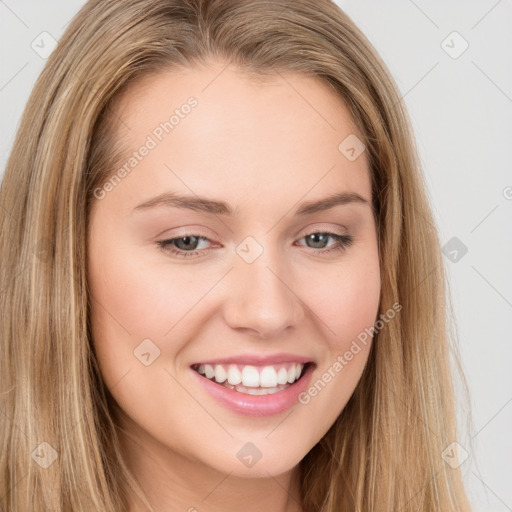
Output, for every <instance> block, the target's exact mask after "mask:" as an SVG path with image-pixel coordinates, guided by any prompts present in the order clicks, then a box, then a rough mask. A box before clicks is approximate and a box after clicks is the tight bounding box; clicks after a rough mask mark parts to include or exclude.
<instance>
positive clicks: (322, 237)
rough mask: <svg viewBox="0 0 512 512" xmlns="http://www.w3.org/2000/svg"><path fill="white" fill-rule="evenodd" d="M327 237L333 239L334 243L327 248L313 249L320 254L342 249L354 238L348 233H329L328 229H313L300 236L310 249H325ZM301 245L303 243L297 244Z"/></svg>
mask: <svg viewBox="0 0 512 512" xmlns="http://www.w3.org/2000/svg"><path fill="white" fill-rule="evenodd" d="M329 239H332V240H335V243H334V244H333V245H332V246H331V247H330V248H328V249H327V250H322V251H315V252H319V253H320V254H326V253H330V252H331V251H343V250H345V249H346V248H347V247H349V246H350V245H352V243H353V241H354V238H353V237H352V236H350V235H339V234H338V233H330V232H328V231H315V232H313V233H310V234H309V235H306V236H305V237H303V238H301V240H306V243H307V244H312V245H308V247H310V248H312V249H325V248H326V247H327V243H328V241H329ZM299 245H303V244H299Z"/></svg>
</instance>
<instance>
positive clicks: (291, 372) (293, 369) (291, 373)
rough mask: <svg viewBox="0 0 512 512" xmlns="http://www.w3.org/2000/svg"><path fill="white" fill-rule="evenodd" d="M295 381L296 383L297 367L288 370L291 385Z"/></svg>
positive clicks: (293, 366)
mask: <svg viewBox="0 0 512 512" xmlns="http://www.w3.org/2000/svg"><path fill="white" fill-rule="evenodd" d="M293 381H295V365H292V367H291V368H290V369H289V370H288V382H289V383H290V384H291V383H292V382H293Z"/></svg>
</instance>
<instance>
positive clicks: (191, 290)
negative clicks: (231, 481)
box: [88, 63, 380, 477]
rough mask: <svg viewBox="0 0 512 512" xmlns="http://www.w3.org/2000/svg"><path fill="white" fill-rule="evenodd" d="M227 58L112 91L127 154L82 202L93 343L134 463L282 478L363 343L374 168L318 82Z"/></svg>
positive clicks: (354, 375) (303, 450)
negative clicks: (155, 461)
mask: <svg viewBox="0 0 512 512" xmlns="http://www.w3.org/2000/svg"><path fill="white" fill-rule="evenodd" d="M224 67H225V64H224V63H211V65H210V66H208V67H204V68H190V69H184V70H181V71H180V72H179V73H178V72H162V73H161V74H160V75H157V76H153V77H151V78H147V79H144V80H143V81H140V82H138V83H136V84H135V85H132V86H131V88H130V89H128V90H127V91H126V93H125V94H123V95H122V96H121V97H120V98H119V99H118V101H117V103H116V105H115V111H116V115H117V117H118V118H120V119H122V123H120V124H119V127H118V129H117V131H116V136H117V138H118V140H119V143H120V144H122V145H123V147H125V148H126V159H125V161H124V162H122V163H121V164H120V165H119V166H118V167H117V168H116V169H112V172H113V173H114V174H115V176H114V177H113V178H111V180H110V181H109V182H107V183H106V184H105V185H104V186H103V187H102V188H101V189H97V190H96V191H95V197H96V198H97V199H96V200H95V203H94V205H93V207H92V210H91V214H90V224H89V232H88V272H89V276H88V277H89V285H90V293H91V304H92V309H91V324H92V332H93V341H94V347H95V350H96V354H97V357H98V361H99V364H100V368H101V372H102V375H103V378H104V381H105V384H106V386H107V387H108V389H109V391H110V393H111V394H112V396H113V398H114V399H115V402H116V404H117V406H118V411H117V413H116V414H117V418H118V422H119V423H120V425H121V426H122V428H123V431H124V432H126V433H127V435H128V434H129V435H131V437H132V438H133V439H135V440H136V441H137V443H138V446H139V449H140V453H139V459H138V460H141V458H143V457H144V454H152V456H153V457H155V458H156V457H157V458H159V460H160V461H171V460H172V461H173V462H174V463H176V461H178V460H179V461H181V463H182V466H180V467H194V465H195V466H196V467H208V468H211V469H213V470H217V471H221V472H223V473H231V474H232V475H238V476H241V477H244V476H247V477H258V476H268V473H270V474H272V475H278V474H282V473H285V472H287V471H289V470H291V469H292V468H294V467H296V465H297V464H298V463H299V461H300V460H301V459H302V458H303V457H304V456H305V455H306V454H307V452H308V451H309V450H310V449H311V448H312V447H313V446H314V445H315V444H316V443H317V442H318V441H319V440H320V439H321V437H322V436H323V435H324V434H325V433H326V432H327V430H328V429H329V428H330V427H331V426H332V424H333V423H334V421H335V420H336V418H337V417H338V415H339V414H340V412H341V411H342V410H343V408H344V406H345V404H346V403H347V401H348V399H349V398H350V396H351V395H352V393H353V391H354V389H355V387H356V385H357V383H358V381H359V379H360V376H361V373H362V371H363V368H364V366H365V363H366V360H367V357H368V352H369V349H370V344H371V339H368V340H367V341H366V344H364V343H361V342H358V343H356V345H357V346H358V350H357V349H355V346H354V340H357V337H358V335H360V333H361V332H363V331H364V330H365V328H368V327H369V326H372V325H373V324H374V322H375V320H376V316H377V313H378V305H379V295H380V271H379V255H378V245H377V233H376V226H375V223H374V218H373V213H372V208H371V182H370V174H369V168H368V161H367V158H366V153H365V152H364V151H363V152H362V153H361V154H360V155H359V156H358V157H357V158H354V157H355V156H357V153H358V150H359V147H358V146H354V141H356V142H357V139H356V138H355V137H356V136H357V134H358V132H357V129H356V127H355V125H354V123H353V121H352V119H351V116H350V114H349V112H348V110H347V108H346V106H345V105H344V104H343V102H342V101H341V100H340V99H339V97H338V96H337V95H336V94H335V93H334V92H333V91H331V90H330V89H329V88H328V87H327V86H326V85H325V84H323V83H322V82H320V81H317V79H315V78H311V77H307V76H303V75H296V74H287V73H280V74H277V73H276V74H275V75H272V76H270V77H267V78H266V79H265V80H260V79H258V80H256V79H254V78H251V77H249V76H247V75H244V74H243V72H242V71H240V70H237V69H235V68H232V67H227V68H225V69H224ZM223 69H224V70H223ZM222 70H223V71H222ZM171 116H173V117H171ZM166 123H167V124H166ZM347 137H350V138H349V139H347V141H345V142H344V144H342V146H341V149H339V146H340V143H342V141H344V140H345V139H346V138H347ZM359 137H360V136H359ZM360 138H361V137H360ZM351 147H354V148H355V151H352V150H351V149H350V148H351ZM144 148H145V149H144ZM123 166H124V167H123ZM122 169H124V172H123V171H122ZM335 196H336V197H335ZM349 353H350V354H351V356H350V354H349ZM283 369H284V370H283ZM297 378H298V380H297ZM216 379H217V380H218V381H220V382H222V381H224V383H223V384H220V383H218V382H216ZM226 379H227V380H226ZM240 380H241V382H240ZM162 464H165V462H162Z"/></svg>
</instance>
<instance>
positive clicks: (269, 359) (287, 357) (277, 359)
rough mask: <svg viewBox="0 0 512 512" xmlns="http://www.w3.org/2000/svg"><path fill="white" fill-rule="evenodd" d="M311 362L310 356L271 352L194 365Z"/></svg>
mask: <svg viewBox="0 0 512 512" xmlns="http://www.w3.org/2000/svg"><path fill="white" fill-rule="evenodd" d="M287 362H293V363H302V364H306V363H311V362H312V359H311V358H310V357H305V356H299V355H297V354H286V353H279V354H270V355H261V354H240V355H238V356H230V357H218V358H215V359H207V360H201V361H198V362H197V363H194V364H193V365H192V366H194V365H197V364H210V365H214V364H241V365H253V366H266V365H273V364H279V363H287Z"/></svg>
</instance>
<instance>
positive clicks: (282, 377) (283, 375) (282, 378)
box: [277, 368, 288, 384]
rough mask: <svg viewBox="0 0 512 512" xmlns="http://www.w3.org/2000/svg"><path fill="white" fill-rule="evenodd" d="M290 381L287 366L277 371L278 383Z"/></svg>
mask: <svg viewBox="0 0 512 512" xmlns="http://www.w3.org/2000/svg"><path fill="white" fill-rule="evenodd" d="M287 382H288V372H287V371H286V368H281V369H280V370H279V371H278V372H277V383H278V384H286V383H287Z"/></svg>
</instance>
